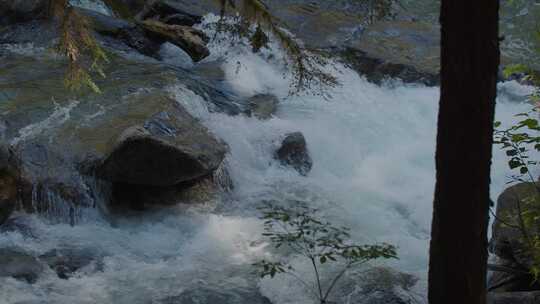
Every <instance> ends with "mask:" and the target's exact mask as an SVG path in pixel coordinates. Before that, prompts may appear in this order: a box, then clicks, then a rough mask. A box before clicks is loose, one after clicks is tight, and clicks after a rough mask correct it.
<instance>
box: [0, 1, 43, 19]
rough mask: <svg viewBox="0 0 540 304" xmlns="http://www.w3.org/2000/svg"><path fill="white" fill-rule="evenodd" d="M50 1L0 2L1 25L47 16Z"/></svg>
mask: <svg viewBox="0 0 540 304" xmlns="http://www.w3.org/2000/svg"><path fill="white" fill-rule="evenodd" d="M48 3H49V1H48V0H0V25H9V24H12V23H17V22H25V21H29V20H33V19H40V18H44V17H46V16H47V8H48Z"/></svg>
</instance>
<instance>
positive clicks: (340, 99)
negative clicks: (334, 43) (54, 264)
mask: <svg viewBox="0 0 540 304" xmlns="http://www.w3.org/2000/svg"><path fill="white" fill-rule="evenodd" d="M211 47H212V50H211V51H212V54H213V55H212V57H211V58H209V59H207V61H212V60H217V59H224V60H225V61H224V63H223V65H222V69H223V71H224V74H225V83H224V85H225V86H226V87H227V88H228V89H230V90H232V91H233V92H235V93H236V94H237V95H238V96H241V97H248V96H250V95H252V94H255V93H271V94H274V95H276V96H277V97H279V98H280V99H281V103H280V105H279V109H278V112H277V113H276V115H275V117H273V118H272V119H270V120H267V121H261V120H258V119H256V118H250V117H245V116H234V117H233V116H228V115H226V114H222V113H214V112H211V111H209V110H208V109H207V107H206V102H205V101H204V98H203V97H201V96H198V95H197V94H195V93H193V92H191V91H189V90H188V89H187V88H185V87H183V86H181V85H178V86H175V87H171V88H169V90H170V93H171V95H172V96H174V97H175V98H176V99H177V100H178V102H180V103H181V104H183V105H184V106H185V107H186V108H187V109H188V110H189V111H190V112H191V113H192V114H193V115H194V116H196V117H198V118H199V119H200V120H201V121H202V122H203V123H204V124H205V125H206V126H208V128H209V129H210V130H212V131H213V132H214V133H215V134H216V135H218V136H219V137H221V138H223V139H224V140H225V141H226V142H227V143H228V144H229V146H230V150H231V151H230V154H229V155H228V156H227V163H228V165H229V169H230V174H231V176H232V178H233V181H234V184H235V190H234V192H233V194H232V199H227V200H225V199H224V200H222V201H219V202H217V204H216V203H208V204H206V205H201V206H191V207H187V206H175V207H171V208H169V209H166V210H157V211H151V212H149V213H146V214H144V215H141V216H138V217H131V218H128V219H119V220H117V221H116V222H115V224H114V226H111V225H110V224H109V223H107V222H106V221H105V220H104V219H96V220H94V221H88V222H84V223H82V224H81V225H77V226H74V227H71V226H69V225H65V224H55V225H51V224H49V223H45V222H44V221H42V219H39V218H36V217H33V216H28V217H27V220H28V223H27V225H28V227H27V230H29V231H30V232H29V233H24V232H22V231H15V232H6V233H2V234H0V248H4V247H19V248H22V249H24V250H25V251H27V252H30V253H32V254H33V255H34V256H39V255H41V254H44V253H46V252H48V251H50V250H52V249H54V248H61V249H62V248H63V249H70V248H71V249H73V248H78V249H80V250H84V251H87V252H91V253H92V255H93V256H94V260H93V261H92V263H90V264H89V265H86V266H84V267H83V268H81V269H79V270H78V271H77V272H76V273H75V275H74V276H73V277H71V278H70V279H69V280H62V279H59V278H58V277H57V276H56V274H55V273H53V271H52V270H49V269H47V270H45V272H44V273H43V274H41V276H40V278H39V280H38V281H37V282H36V283H35V284H28V283H25V282H22V281H17V280H15V279H12V278H0V295H2V300H3V301H4V302H5V303H7V304H23V303H57V304H68V303H69V304H71V303H81V304H86V303H88V304H90V303H99V304H105V303H115V304H124V303H126V304H127V303H129V304H146V303H184V302H179V301H180V300H178V299H179V298H178V297H179V296H181V295H182V294H184V295H185V294H186V293H188V292H190V291H193V290H195V291H201V292H206V293H208V294H219V295H220V296H221V298H220V299H222V301H223V299H227V301H228V302H227V303H238V304H240V303H264V302H261V300H260V299H261V295H260V294H262V295H264V296H266V297H268V299H270V301H271V302H272V303H274V304H285V303H297V304H312V303H314V301H313V299H311V298H309V297H308V295H307V293H306V292H304V291H303V290H302V289H301V287H300V286H299V285H298V284H297V283H296V282H295V281H293V280H290V279H289V278H286V277H278V279H275V280H270V279H268V280H260V279H258V278H257V277H255V276H254V274H253V273H252V270H253V269H252V268H251V263H253V262H254V261H255V260H256V259H259V258H262V257H267V256H270V255H272V254H273V253H272V250H270V248H269V246H268V244H266V243H264V242H261V241H259V238H260V233H261V232H262V225H261V221H260V220H258V219H257V213H256V207H257V204H258V203H260V202H261V201H263V200H276V201H280V202H287V201H293V200H300V201H306V202H309V203H310V204H312V205H314V206H317V207H318V208H320V209H321V210H322V212H323V214H324V216H325V217H326V218H328V219H329V220H331V221H333V222H336V223H339V224H341V225H344V226H348V227H350V228H351V229H352V230H351V232H352V235H353V238H354V239H355V240H356V241H359V242H379V241H384V242H389V243H393V244H395V245H397V246H398V247H399V251H398V253H399V257H400V259H399V260H398V261H395V262H392V263H389V264H387V265H388V266H390V267H392V268H395V269H397V270H399V271H403V272H407V273H411V274H414V275H415V276H417V277H418V278H419V281H418V283H417V284H416V286H415V287H414V288H413V292H414V293H415V294H416V295H417V296H418V297H417V298H418V299H417V300H418V301H419V302H420V303H422V302H423V301H425V298H424V294H425V290H426V276H427V275H426V273H427V261H428V260H427V252H428V241H429V230H430V221H431V200H432V194H433V188H434V178H435V174H434V147H435V135H436V117H437V109H438V105H437V102H438V94H439V92H438V88H428V87H424V86H419V85H404V84H401V83H399V82H389V83H388V84H386V85H385V86H382V87H380V86H376V85H374V84H371V83H368V82H367V81H366V80H365V79H364V78H363V77H361V76H359V75H357V74H356V73H355V72H354V71H352V70H350V69H348V68H346V67H344V66H342V65H340V64H336V65H334V66H329V67H328V71H329V72H331V73H333V74H334V75H335V76H336V77H338V79H339V81H340V83H341V86H339V87H336V88H332V89H330V90H329V92H328V96H326V97H325V98H323V97H321V96H311V95H309V94H304V95H300V96H289V95H288V92H289V83H290V79H288V78H284V77H283V73H284V69H283V68H282V66H281V65H279V64H277V63H278V62H279V61H280V58H282V57H283V55H282V54H281V53H280V52H278V51H275V50H266V51H264V52H263V54H262V55H254V54H252V53H250V52H249V49H248V48H247V47H246V48H243V47H237V48H234V49H230V48H225V47H223V44H214V45H212V46H211ZM269 55H272V56H271V57H272V58H273V59H268V57H269ZM171 56H174V55H171ZM268 60H270V62H272V63H273V64H268ZM500 92H501V94H500V98H499V104H498V106H497V117H498V119H499V120H502V121H503V122H505V123H509V122H511V121H512V115H513V114H514V113H518V112H520V111H525V110H527V108H528V106H527V105H526V104H525V103H523V100H524V96H526V95H527V94H528V93H529V92H530V88H527V87H523V86H520V85H518V84H517V83H515V82H509V83H503V84H501V85H500ZM68 113H69V112H68ZM293 131H301V132H302V133H303V134H304V135H305V137H306V139H307V142H308V148H309V150H310V153H311V156H312V158H313V161H314V167H313V170H312V172H311V173H310V174H309V176H308V177H302V176H300V175H299V174H297V173H296V172H295V171H294V170H291V169H288V168H284V167H282V166H280V165H279V162H277V161H275V160H274V158H273V153H274V151H275V149H276V148H277V147H278V145H279V142H280V140H281V139H282V138H283V136H284V134H286V133H288V132H293ZM31 133H32V132H29V134H31ZM508 174H509V172H507V170H506V165H505V156H504V155H503V153H501V152H500V151H498V150H495V154H494V166H493V184H492V186H493V187H492V194H493V197H494V198H495V196H496V195H497V194H498V193H500V191H501V190H502V189H503V187H504V183H505V181H506V179H505V178H506V175H508ZM289 258H290V259H291V261H292V263H293V265H294V266H295V268H296V269H299V270H300V271H301V272H303V274H304V275H305V276H306V277H309V276H310V273H309V272H308V268H307V266H306V265H304V264H303V262H302V261H301V260H300V259H297V258H295V257H294V256H291V257H289ZM359 283H360V282H354V281H350V280H349V283H348V284H349V285H351V286H349V287H347V288H346V287H343V291H344V292H348V293H349V294H342V296H343V298H342V300H343V301H344V303H357V304H362V303H363V302H362V298H361V297H356V298H355V297H353V296H351V295H353V293H354V292H356V291H357V290H358V289H359V288H360V289H361V286H360V285H359ZM347 296H349V297H347ZM201 297H202V298H203V299H210V298H209V297H208V296H207V297H206V298H205V295H202V296H201ZM175 299H176V300H175ZM345 299H346V300H345ZM40 301H41V302H40ZM174 301H178V302H174ZM258 301H259V302H258ZM4 302H3V303H4ZM187 303H197V302H195V301H194V302H187ZM202 303H210V302H202Z"/></svg>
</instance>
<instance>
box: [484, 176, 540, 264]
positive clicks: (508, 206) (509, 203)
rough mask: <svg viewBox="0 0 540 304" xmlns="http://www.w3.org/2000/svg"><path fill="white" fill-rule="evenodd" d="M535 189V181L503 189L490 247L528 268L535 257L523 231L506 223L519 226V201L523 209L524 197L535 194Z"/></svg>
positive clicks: (493, 250)
mask: <svg viewBox="0 0 540 304" xmlns="http://www.w3.org/2000/svg"><path fill="white" fill-rule="evenodd" d="M539 186H540V182H538V183H536V187H539ZM535 191H536V189H535V184H533V183H521V184H517V185H514V186H511V187H509V188H508V189H506V190H504V191H503V193H502V194H501V195H500V196H499V198H498V199H497V211H496V219H495V221H494V222H493V226H492V231H493V232H492V237H491V240H490V247H489V248H490V251H491V252H492V253H494V254H495V255H497V256H498V257H500V258H502V259H505V260H509V261H515V262H517V263H518V264H519V265H522V266H523V267H525V268H527V269H529V268H530V267H531V266H532V265H533V259H532V257H531V256H530V254H529V253H528V252H527V249H526V246H525V245H524V244H523V241H522V239H523V236H522V234H521V231H520V230H519V229H516V228H513V227H510V226H509V225H507V224H505V223H511V224H515V225H516V226H517V224H516V223H517V214H518V203H519V202H521V208H522V210H523V209H524V208H525V206H524V203H523V199H525V198H527V197H528V196H530V195H531V194H534V193H535ZM503 222H504V223H503Z"/></svg>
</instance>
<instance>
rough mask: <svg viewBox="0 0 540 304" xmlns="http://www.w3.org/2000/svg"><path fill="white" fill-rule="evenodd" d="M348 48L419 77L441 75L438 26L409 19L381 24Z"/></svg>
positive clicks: (360, 36)
mask: <svg viewBox="0 0 540 304" xmlns="http://www.w3.org/2000/svg"><path fill="white" fill-rule="evenodd" d="M347 45H348V46H349V47H350V48H352V49H356V50H360V51H362V52H364V53H365V54H366V55H367V57H369V58H378V59H380V60H382V62H383V63H392V64H396V65H397V67H409V69H410V70H412V71H416V72H417V74H420V75H422V74H424V75H435V76H436V75H438V74H439V69H440V27H439V25H438V24H437V23H432V22H424V21H419V20H406V19H401V20H387V21H380V22H376V23H375V24H373V25H371V26H369V27H367V28H366V29H365V31H363V32H362V33H361V34H360V35H358V37H354V38H353V39H351V40H350V41H348V44H347ZM394 73H395V71H394ZM404 81H405V79H404Z"/></svg>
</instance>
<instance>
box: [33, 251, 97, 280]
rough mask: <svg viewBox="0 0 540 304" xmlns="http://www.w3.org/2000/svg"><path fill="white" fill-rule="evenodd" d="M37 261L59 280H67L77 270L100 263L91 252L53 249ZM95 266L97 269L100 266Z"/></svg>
mask: <svg viewBox="0 0 540 304" xmlns="http://www.w3.org/2000/svg"><path fill="white" fill-rule="evenodd" d="M39 259H40V260H41V261H43V262H45V263H46V264H47V265H48V266H49V267H50V268H51V269H52V270H54V271H55V272H56V274H57V275H58V277H59V278H61V279H69V278H70V277H71V276H72V275H73V274H74V273H75V272H77V271H78V270H80V269H82V268H84V267H87V266H89V265H91V264H92V263H98V264H99V263H100V261H99V259H100V257H99V256H98V257H96V256H95V254H94V253H93V252H91V251H88V250H84V249H54V250H52V251H49V252H47V253H45V254H43V255H41V256H40V257H39ZM96 260H97V261H96ZM97 266H98V268H99V266H100V265H97Z"/></svg>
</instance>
